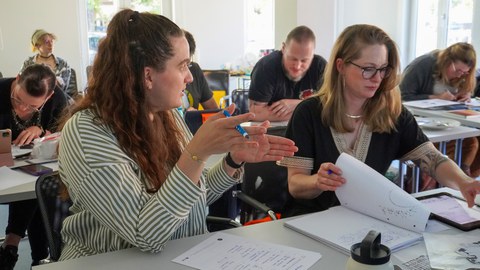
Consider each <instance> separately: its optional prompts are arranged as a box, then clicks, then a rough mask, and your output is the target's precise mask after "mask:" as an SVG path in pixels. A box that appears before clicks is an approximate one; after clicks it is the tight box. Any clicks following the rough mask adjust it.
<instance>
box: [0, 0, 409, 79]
mask: <svg viewBox="0 0 480 270" xmlns="http://www.w3.org/2000/svg"><path fill="white" fill-rule="evenodd" d="M282 1H284V2H281V3H280V2H279V1H276V2H275V4H276V11H277V12H278V14H275V16H276V17H275V25H276V28H277V29H276V30H275V45H276V46H279V45H280V43H281V41H283V40H284V39H285V37H286V34H287V33H288V32H289V31H290V30H291V29H292V28H293V27H295V26H297V25H302V24H303V25H307V26H309V27H310V28H312V30H313V31H314V32H315V34H316V36H317V47H316V53H318V54H320V55H322V56H323V57H325V58H327V59H328V57H329V55H330V51H331V48H332V46H333V43H334V41H335V39H336V37H337V36H338V34H339V33H340V32H341V31H342V30H343V29H344V28H345V27H346V26H348V25H351V24H355V23H370V24H375V25H377V26H379V27H381V28H382V29H384V30H385V31H386V32H387V33H389V34H390V35H391V36H392V38H393V39H394V40H395V41H396V42H397V45H398V46H399V49H400V55H401V56H402V62H403V63H405V62H408V61H409V60H411V59H408V58H409V57H410V56H409V40H407V38H408V29H407V27H408V23H407V15H406V14H408V13H409V5H408V3H411V1H406V0H389V1H384V0H362V1H357V0H322V1H318V0H300V1H298V0H282ZM85 2H86V1H84V0H42V1H32V0H28V1H27V0H2V8H1V9H0V32H1V35H0V71H1V72H2V73H3V74H4V76H15V75H16V74H17V72H18V70H19V69H20V66H21V64H22V63H23V61H24V60H25V59H26V58H27V57H28V56H30V55H32V52H31V51H30V37H31V35H32V33H33V31H34V30H35V29H36V28H45V29H46V30H48V31H51V32H53V33H55V34H56V35H57V36H58V42H57V44H56V49H55V54H56V55H58V56H60V57H63V58H65V59H66V60H67V61H68V62H69V64H70V65H71V66H72V67H73V68H75V69H76V71H77V76H78V77H79V78H78V80H79V87H83V86H84V85H85V83H86V75H85V71H84V66H85V62H83V61H86V58H87V56H86V54H87V53H88V51H85V52H82V51H81V46H80V44H81V43H82V42H84V43H85V46H86V43H87V38H86V34H84V30H83V29H82V28H84V27H85V26H83V25H84V24H85V21H84V19H83V18H82V17H83V16H85V11H84V10H85ZM244 2H245V1H243V0H202V1H198V0H163V9H164V14H165V15H166V16H167V17H169V18H171V19H172V20H174V21H175V22H176V23H177V24H178V25H179V26H180V27H183V28H185V29H187V30H189V31H190V32H191V33H192V34H193V35H194V36H195V39H196V41H197V61H198V62H199V64H200V65H201V66H202V67H203V68H204V69H218V68H221V67H222V65H224V64H225V63H232V62H233V61H235V60H236V59H237V58H239V57H242V56H243V54H244V50H245V41H244V40H245V39H244V37H245V29H246V28H245V22H244V14H245V3H244ZM292 5H293V6H295V7H296V8H293V7H292ZM82 35H84V36H82ZM82 59H85V60H82Z"/></svg>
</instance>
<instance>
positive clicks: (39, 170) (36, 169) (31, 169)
mask: <svg viewBox="0 0 480 270" xmlns="http://www.w3.org/2000/svg"><path fill="white" fill-rule="evenodd" d="M18 169H20V170H22V171H24V172H26V173H28V174H31V175H34V176H40V175H43V174H46V173H51V172H53V169H52V168H49V167H47V166H43V165H40V164H31V165H26V166H21V167H18Z"/></svg>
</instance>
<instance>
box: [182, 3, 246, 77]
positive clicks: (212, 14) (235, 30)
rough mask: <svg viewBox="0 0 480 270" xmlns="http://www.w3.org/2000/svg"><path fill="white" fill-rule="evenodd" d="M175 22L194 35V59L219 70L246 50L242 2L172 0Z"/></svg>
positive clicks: (203, 66)
mask: <svg viewBox="0 0 480 270" xmlns="http://www.w3.org/2000/svg"><path fill="white" fill-rule="evenodd" d="M174 3H175V15H174V21H175V22H176V23H177V24H178V25H179V26H180V27H182V28H185V29H186V30H188V31H189V32H190V33H192V35H193V36H194V38H195V42H196V44H197V50H196V53H195V54H196V61H197V62H198V63H199V64H200V66H201V67H202V68H203V69H220V68H221V67H222V65H224V64H225V63H232V62H233V61H234V60H235V59H236V58H239V57H242V56H243V52H244V50H245V38H244V37H245V22H244V14H245V1H238V0H202V1H198V0H175V1H174Z"/></svg>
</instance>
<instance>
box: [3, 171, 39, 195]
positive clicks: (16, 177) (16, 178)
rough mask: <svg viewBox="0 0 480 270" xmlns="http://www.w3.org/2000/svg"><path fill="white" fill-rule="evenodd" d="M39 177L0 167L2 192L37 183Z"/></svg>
mask: <svg viewBox="0 0 480 270" xmlns="http://www.w3.org/2000/svg"><path fill="white" fill-rule="evenodd" d="M36 180H37V177H36V176H33V175H29V174H26V173H24V172H18V171H14V170H12V169H10V168H8V167H5V166H3V167H0V190H3V189H7V188H11V187H14V186H18V185H22V184H25V183H29V182H33V181H36Z"/></svg>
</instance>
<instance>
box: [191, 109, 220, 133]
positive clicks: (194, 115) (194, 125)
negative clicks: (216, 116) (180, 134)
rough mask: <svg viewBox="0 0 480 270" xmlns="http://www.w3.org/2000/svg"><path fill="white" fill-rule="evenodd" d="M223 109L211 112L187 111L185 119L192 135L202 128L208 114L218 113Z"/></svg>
mask: <svg viewBox="0 0 480 270" xmlns="http://www.w3.org/2000/svg"><path fill="white" fill-rule="evenodd" d="M219 111H221V109H211V110H200V111H196V110H195V111H186V112H185V115H184V118H185V122H186V123H187V126H188V128H189V129H190V132H192V134H195V133H196V132H197V130H198V129H199V128H200V126H201V125H202V124H203V118H204V117H205V116H206V115H207V114H211V113H217V112H219Z"/></svg>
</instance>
